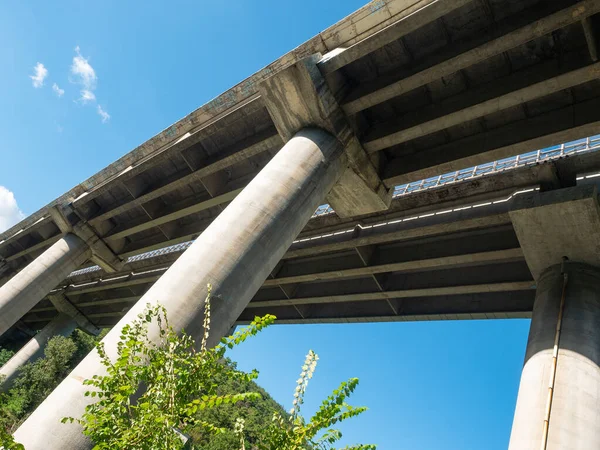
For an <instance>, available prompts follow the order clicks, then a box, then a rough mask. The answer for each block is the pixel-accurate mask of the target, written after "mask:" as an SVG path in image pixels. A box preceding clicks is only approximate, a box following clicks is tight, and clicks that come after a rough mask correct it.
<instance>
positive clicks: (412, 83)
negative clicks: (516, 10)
mask: <svg viewBox="0 0 600 450" xmlns="http://www.w3.org/2000/svg"><path fill="white" fill-rule="evenodd" d="M598 12H600V2H599V1H598V0H585V1H581V2H579V3H577V4H575V5H573V6H571V7H569V8H565V9H563V10H561V11H558V12H556V13H554V14H551V15H549V16H546V17H543V18H541V19H540V18H539V17H538V18H536V19H534V20H533V22H532V23H530V24H528V25H526V26H524V27H522V28H519V29H517V30H515V31H511V32H509V33H507V34H501V35H500V36H499V37H498V38H496V39H492V40H491V41H488V42H486V43H485V44H482V45H480V46H478V47H475V48H472V49H470V50H467V51H465V52H464V53H461V54H459V55H457V56H454V57H451V58H449V59H447V60H445V61H443V62H441V63H439V64H437V65H434V66H432V67H428V68H426V69H424V70H422V71H420V72H418V73H414V74H412V75H409V76H407V77H405V78H403V79H401V80H398V81H394V82H391V83H390V84H388V85H386V86H385V87H381V88H378V89H375V90H373V91H372V92H369V93H367V94H364V95H358V96H356V98H355V97H354V96H353V97H351V98H349V99H348V100H347V101H346V102H344V103H343V104H342V108H343V109H344V112H346V114H356V113H358V112H359V111H362V110H364V109H367V108H370V107H372V106H375V105H378V104H380V103H383V102H385V101H386V100H389V99H391V98H394V97H397V96H399V95H402V94H404V93H406V92H409V91H412V90H414V89H417V88H419V87H422V86H425V85H426V84H428V83H431V82H432V81H435V80H438V79H440V78H443V77H445V76H449V75H451V74H453V73H456V72H458V71H460V70H462V69H465V68H467V67H469V66H472V65H474V64H477V63H479V62H481V61H483V60H485V59H488V58H491V57H492V56H495V55H499V54H501V53H503V52H506V51H508V50H510V49H512V48H515V47H518V46H520V45H523V44H525V43H527V42H529V41H532V40H534V39H536V38H539V37H541V36H544V35H546V34H549V33H551V32H552V31H555V30H557V29H559V28H563V27H565V26H567V25H570V24H572V23H575V22H578V21H581V20H583V19H584V18H586V17H589V16H591V15H593V14H596V13H598Z"/></svg>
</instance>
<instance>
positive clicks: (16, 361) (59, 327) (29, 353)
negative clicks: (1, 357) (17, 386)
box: [0, 314, 77, 392]
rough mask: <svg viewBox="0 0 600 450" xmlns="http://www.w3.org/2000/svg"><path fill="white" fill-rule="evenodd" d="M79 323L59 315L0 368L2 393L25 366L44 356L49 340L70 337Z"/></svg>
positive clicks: (0, 389) (64, 315) (0, 388)
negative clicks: (56, 337) (55, 337)
mask: <svg viewBox="0 0 600 450" xmlns="http://www.w3.org/2000/svg"><path fill="white" fill-rule="evenodd" d="M76 327H77V322H76V321H75V320H74V319H72V318H70V317H69V316H67V315H66V314H59V315H58V316H56V317H55V318H54V319H53V320H52V321H51V322H50V323H49V324H48V325H46V326H45V327H44V328H43V329H42V330H41V331H40V332H39V333H38V334H36V335H35V336H34V337H33V338H32V339H31V340H30V341H29V342H28V343H27V344H25V345H24V346H23V348H21V350H19V351H18V352H17V353H15V355H14V356H13V357H12V358H11V359H9V360H8V362H7V363H6V364H4V365H3V366H2V367H1V368H0V380H3V381H0V391H2V392H5V391H7V390H8V389H9V388H10V387H11V385H12V383H13V381H14V380H15V378H16V376H17V375H18V370H19V368H21V367H22V366H23V365H25V364H27V363H29V362H33V361H35V360H36V359H38V358H40V357H42V356H44V350H45V348H46V344H47V343H48V340H49V339H50V338H52V337H54V336H65V337H66V336H70V335H71V333H73V330H75V328H76Z"/></svg>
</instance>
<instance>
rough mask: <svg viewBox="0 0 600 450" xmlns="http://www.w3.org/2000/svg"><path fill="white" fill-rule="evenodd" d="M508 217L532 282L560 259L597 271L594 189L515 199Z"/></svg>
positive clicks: (599, 217) (598, 224) (598, 221)
mask: <svg viewBox="0 0 600 450" xmlns="http://www.w3.org/2000/svg"><path fill="white" fill-rule="evenodd" d="M509 214H510V217H511V220H512V222H513V226H514V227H515V231H516V233H517V236H518V238H519V242H520V243H521V248H522V249H523V253H524V254H525V259H526V260H527V264H528V266H529V269H530V270H531V273H532V275H533V277H534V279H538V278H539V276H540V274H541V273H542V271H543V270H545V269H546V268H547V267H550V266H552V265H554V264H558V263H559V262H560V261H561V260H562V257H563V256H566V257H567V258H569V260H570V261H576V262H582V263H586V264H590V265H593V266H597V267H600V206H599V205H598V190H597V187H596V186H595V185H587V186H576V187H572V188H565V189H557V190H554V191H549V192H541V193H540V192H532V193H529V194H525V195H521V196H518V197H516V198H515V199H514V200H513V204H512V208H511V211H510V213H509Z"/></svg>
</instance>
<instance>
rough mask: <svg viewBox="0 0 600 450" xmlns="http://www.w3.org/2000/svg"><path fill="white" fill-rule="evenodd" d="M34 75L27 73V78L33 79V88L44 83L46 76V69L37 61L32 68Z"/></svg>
mask: <svg viewBox="0 0 600 450" xmlns="http://www.w3.org/2000/svg"><path fill="white" fill-rule="evenodd" d="M33 71H34V73H35V75H29V78H31V79H32V80H33V87H34V88H41V87H42V86H43V85H44V80H45V79H46V77H47V76H48V69H46V68H45V67H44V65H43V64H42V63H41V62H38V63H37V64H36V65H35V67H34V68H33Z"/></svg>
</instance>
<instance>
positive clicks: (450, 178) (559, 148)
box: [393, 135, 600, 198]
mask: <svg viewBox="0 0 600 450" xmlns="http://www.w3.org/2000/svg"><path fill="white" fill-rule="evenodd" d="M598 149H600V135H597V136H593V137H588V138H586V139H580V140H577V141H572V142H567V143H565V144H561V145H555V146H554V147H548V148H545V149H543V150H538V151H534V152H529V153H524V154H522V155H517V156H512V157H510V158H505V159H501V160H499V161H494V162H490V163H485V164H481V165H479V166H475V167H469V168H467V169H463V170H457V171H456V172H452V173H446V174H444V175H439V176H437V177H432V178H426V179H424V180H420V181H415V182H413V183H408V184H403V185H400V186H396V187H395V188H394V194H393V198H398V197H402V196H404V195H407V194H412V193H413V192H419V191H423V190H427V189H433V188H436V187H439V186H444V185H447V184H452V183H457V182H459V181H464V180H470V179H473V178H477V177H481V176H484V175H490V174H493V173H499V172H504V171H507V170H512V169H516V168H518V167H523V166H528V165H535V164H539V163H543V162H546V161H551V160H554V159H559V158H563V157H565V156H569V155H574V154H578V153H585V152H591V151H595V150H598Z"/></svg>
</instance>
